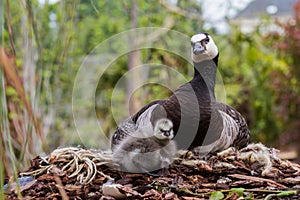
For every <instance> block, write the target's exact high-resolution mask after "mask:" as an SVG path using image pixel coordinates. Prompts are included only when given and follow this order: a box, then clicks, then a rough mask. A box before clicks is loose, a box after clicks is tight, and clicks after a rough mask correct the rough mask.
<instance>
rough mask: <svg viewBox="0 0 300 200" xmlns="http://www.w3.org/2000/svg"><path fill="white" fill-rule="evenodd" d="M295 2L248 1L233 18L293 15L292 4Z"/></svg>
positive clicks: (285, 0) (291, 0) (295, 0)
mask: <svg viewBox="0 0 300 200" xmlns="http://www.w3.org/2000/svg"><path fill="white" fill-rule="evenodd" d="M296 2H297V0H255V1H252V2H251V3H249V5H248V6H247V7H246V8H245V9H244V10H242V11H241V12H240V13H238V14H237V16H236V17H235V18H256V17H260V16H261V15H265V14H269V15H273V16H285V15H293V6H294V5H295V3H296ZM268 11H269V12H268Z"/></svg>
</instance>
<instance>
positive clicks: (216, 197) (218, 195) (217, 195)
mask: <svg viewBox="0 0 300 200" xmlns="http://www.w3.org/2000/svg"><path fill="white" fill-rule="evenodd" d="M224 197H225V196H224V194H223V193H222V192H220V191H216V192H213V193H211V195H210V197H209V199H210V200H221V199H223V198H224Z"/></svg>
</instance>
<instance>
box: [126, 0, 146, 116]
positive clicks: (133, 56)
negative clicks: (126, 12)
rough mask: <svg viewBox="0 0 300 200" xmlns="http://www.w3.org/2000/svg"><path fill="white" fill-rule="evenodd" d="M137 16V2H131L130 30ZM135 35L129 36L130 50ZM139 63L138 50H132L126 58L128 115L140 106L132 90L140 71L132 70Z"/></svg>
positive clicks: (137, 83)
mask: <svg viewBox="0 0 300 200" xmlns="http://www.w3.org/2000/svg"><path fill="white" fill-rule="evenodd" d="M137 15H138V2H137V0H132V6H131V10H130V19H131V28H132V29H134V28H137ZM135 39H136V38H135V35H134V33H133V34H132V35H131V36H130V41H129V42H130V43H129V45H131V49H134V48H135V46H136V45H135V41H136V40H135ZM141 64H142V63H141V53H140V51H139V50H134V51H131V52H130V53H129V58H128V71H129V73H130V75H129V77H130V78H127V94H126V96H127V101H126V103H128V104H129V114H130V115H132V114H134V113H135V112H136V111H137V110H138V109H139V108H140V107H141V105H142V102H141V98H138V97H137V98H133V96H132V95H133V92H134V88H135V87H136V86H138V85H139V83H140V76H141V74H140V70H138V69H134V68H135V67H138V66H140V65H141Z"/></svg>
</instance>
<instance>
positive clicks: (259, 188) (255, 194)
mask: <svg viewBox="0 0 300 200" xmlns="http://www.w3.org/2000/svg"><path fill="white" fill-rule="evenodd" d="M277 153H278V151H277V150H275V149H270V148H267V147H265V146H264V145H262V144H260V143H258V144H250V145H248V146H247V147H246V148H244V149H241V150H236V149H234V148H230V149H227V150H225V151H223V152H220V153H218V154H214V155H207V156H206V157H205V158H201V159H200V158H199V156H197V155H196V154H194V153H193V152H182V151H181V153H180V155H179V157H178V158H177V159H175V161H174V163H173V164H172V165H171V166H170V167H169V168H168V169H163V170H164V172H163V173H162V171H163V170H161V173H160V171H156V172H154V173H155V174H162V175H161V176H153V175H149V174H133V173H126V172H122V171H119V170H118V166H117V165H116V164H114V163H113V162H112V161H111V153H110V152H102V151H96V150H89V149H84V148H80V147H70V148H62V149H56V150H55V151H53V152H52V153H51V154H50V155H49V156H46V157H36V158H34V159H33V160H32V165H31V167H30V168H29V169H28V170H27V171H26V172H23V173H20V175H21V176H33V177H34V180H31V181H30V182H28V183H26V184H25V185H24V186H21V187H20V189H19V190H17V188H16V186H15V185H14V184H13V183H11V184H10V185H11V186H10V187H8V190H7V191H8V192H7V195H6V199H19V196H18V195H17V191H20V193H21V195H22V197H23V199H62V200H64V199H70V200H71V199H74V200H80V199H102V200H105V199H107V200H113V199H122V198H123V199H149V200H151V199H178V200H181V199H187V200H191V199H195V200H197V199H209V198H212V199H239V198H240V199H241V198H242V199H243V198H244V199H263V198H269V199H300V194H299V193H300V187H299V184H300V165H298V164H297V163H293V162H290V161H287V160H281V159H279V158H278V156H277ZM165 170H167V173H166V172H165Z"/></svg>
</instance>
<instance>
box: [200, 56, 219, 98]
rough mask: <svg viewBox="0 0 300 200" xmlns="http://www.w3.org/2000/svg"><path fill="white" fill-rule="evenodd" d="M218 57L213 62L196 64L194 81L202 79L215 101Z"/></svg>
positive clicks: (207, 61) (206, 61)
mask: <svg viewBox="0 0 300 200" xmlns="http://www.w3.org/2000/svg"><path fill="white" fill-rule="evenodd" d="M218 56H219V54H218V55H217V56H216V57H215V58H214V59H213V60H205V61H202V62H199V63H195V62H194V79H199V78H202V79H203V80H204V82H205V84H206V85H207V87H208V90H209V93H210V97H211V99H212V100H215V99H216V98H215V81H216V74H217V66H218Z"/></svg>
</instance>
